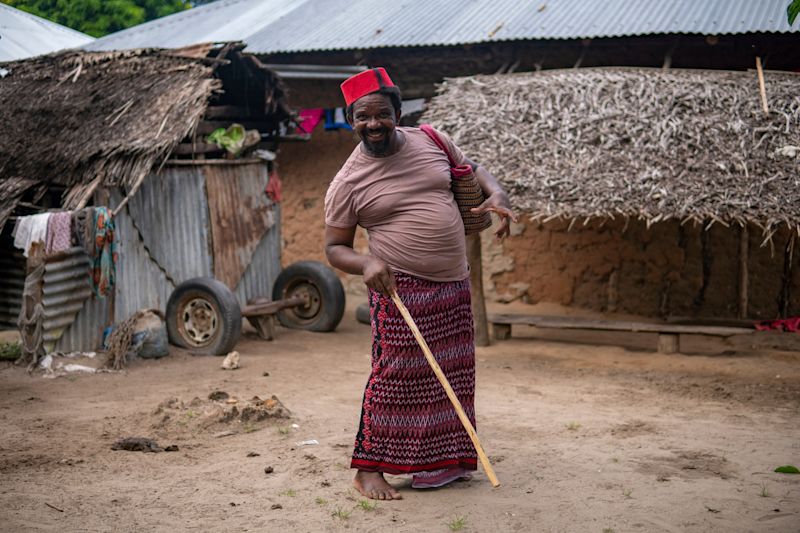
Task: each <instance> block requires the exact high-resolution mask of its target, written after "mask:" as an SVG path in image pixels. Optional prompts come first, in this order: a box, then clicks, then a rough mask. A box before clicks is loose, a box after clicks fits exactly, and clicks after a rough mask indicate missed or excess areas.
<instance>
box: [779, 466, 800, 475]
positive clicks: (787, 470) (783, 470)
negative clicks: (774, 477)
mask: <svg viewBox="0 0 800 533" xmlns="http://www.w3.org/2000/svg"><path fill="white" fill-rule="evenodd" d="M775 471H776V472H778V473H780V474H800V470H798V469H797V467H796V466H794V465H786V466H779V467H778V468H776V469H775Z"/></svg>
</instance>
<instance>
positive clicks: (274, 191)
mask: <svg viewBox="0 0 800 533" xmlns="http://www.w3.org/2000/svg"><path fill="white" fill-rule="evenodd" d="M281 189H282V186H281V178H280V176H278V171H277V170H273V171H272V172H270V173H269V181H267V187H266V189H264V192H266V193H267V196H269V199H270V200H272V201H273V202H275V203H276V204H279V203H281Z"/></svg>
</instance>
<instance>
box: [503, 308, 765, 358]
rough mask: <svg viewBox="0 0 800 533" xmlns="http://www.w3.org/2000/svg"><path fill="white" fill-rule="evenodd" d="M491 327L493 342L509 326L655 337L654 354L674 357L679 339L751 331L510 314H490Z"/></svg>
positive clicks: (505, 333)
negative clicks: (586, 330) (649, 334)
mask: <svg viewBox="0 0 800 533" xmlns="http://www.w3.org/2000/svg"><path fill="white" fill-rule="evenodd" d="M488 319H489V323H490V324H491V325H492V331H493V335H494V338H495V339H497V340H505V339H508V338H510V337H511V326H512V325H513V324H522V325H526V326H534V327H537V328H546V329H588V330H597V331H628V332H635V333H638V332H643V333H657V334H658V351H659V352H661V353H675V352H678V351H680V335H681V334H690V335H710V336H714V337H722V338H726V337H731V336H733V335H747V334H750V333H753V332H754V331H755V329H752V328H744V327H727V326H704V325H687V324H671V323H666V322H631V321H623V320H600V319H591V318H581V317H573V316H552V315H524V314H511V313H503V314H498V313H493V314H490V315H489V316H488Z"/></svg>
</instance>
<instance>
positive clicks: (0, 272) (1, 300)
mask: <svg viewBox="0 0 800 533" xmlns="http://www.w3.org/2000/svg"><path fill="white" fill-rule="evenodd" d="M24 287H25V256H23V255H22V251H21V250H17V249H16V248H14V244H13V239H11V238H10V237H3V239H2V240H0V328H10V329H16V327H17V317H19V310H20V306H21V305H22V289H23V288H24Z"/></svg>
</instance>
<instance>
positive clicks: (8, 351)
mask: <svg viewBox="0 0 800 533" xmlns="http://www.w3.org/2000/svg"><path fill="white" fill-rule="evenodd" d="M21 356H22V344H20V343H19V342H0V359H8V360H12V361H13V360H16V359H19V358H20V357H21Z"/></svg>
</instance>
